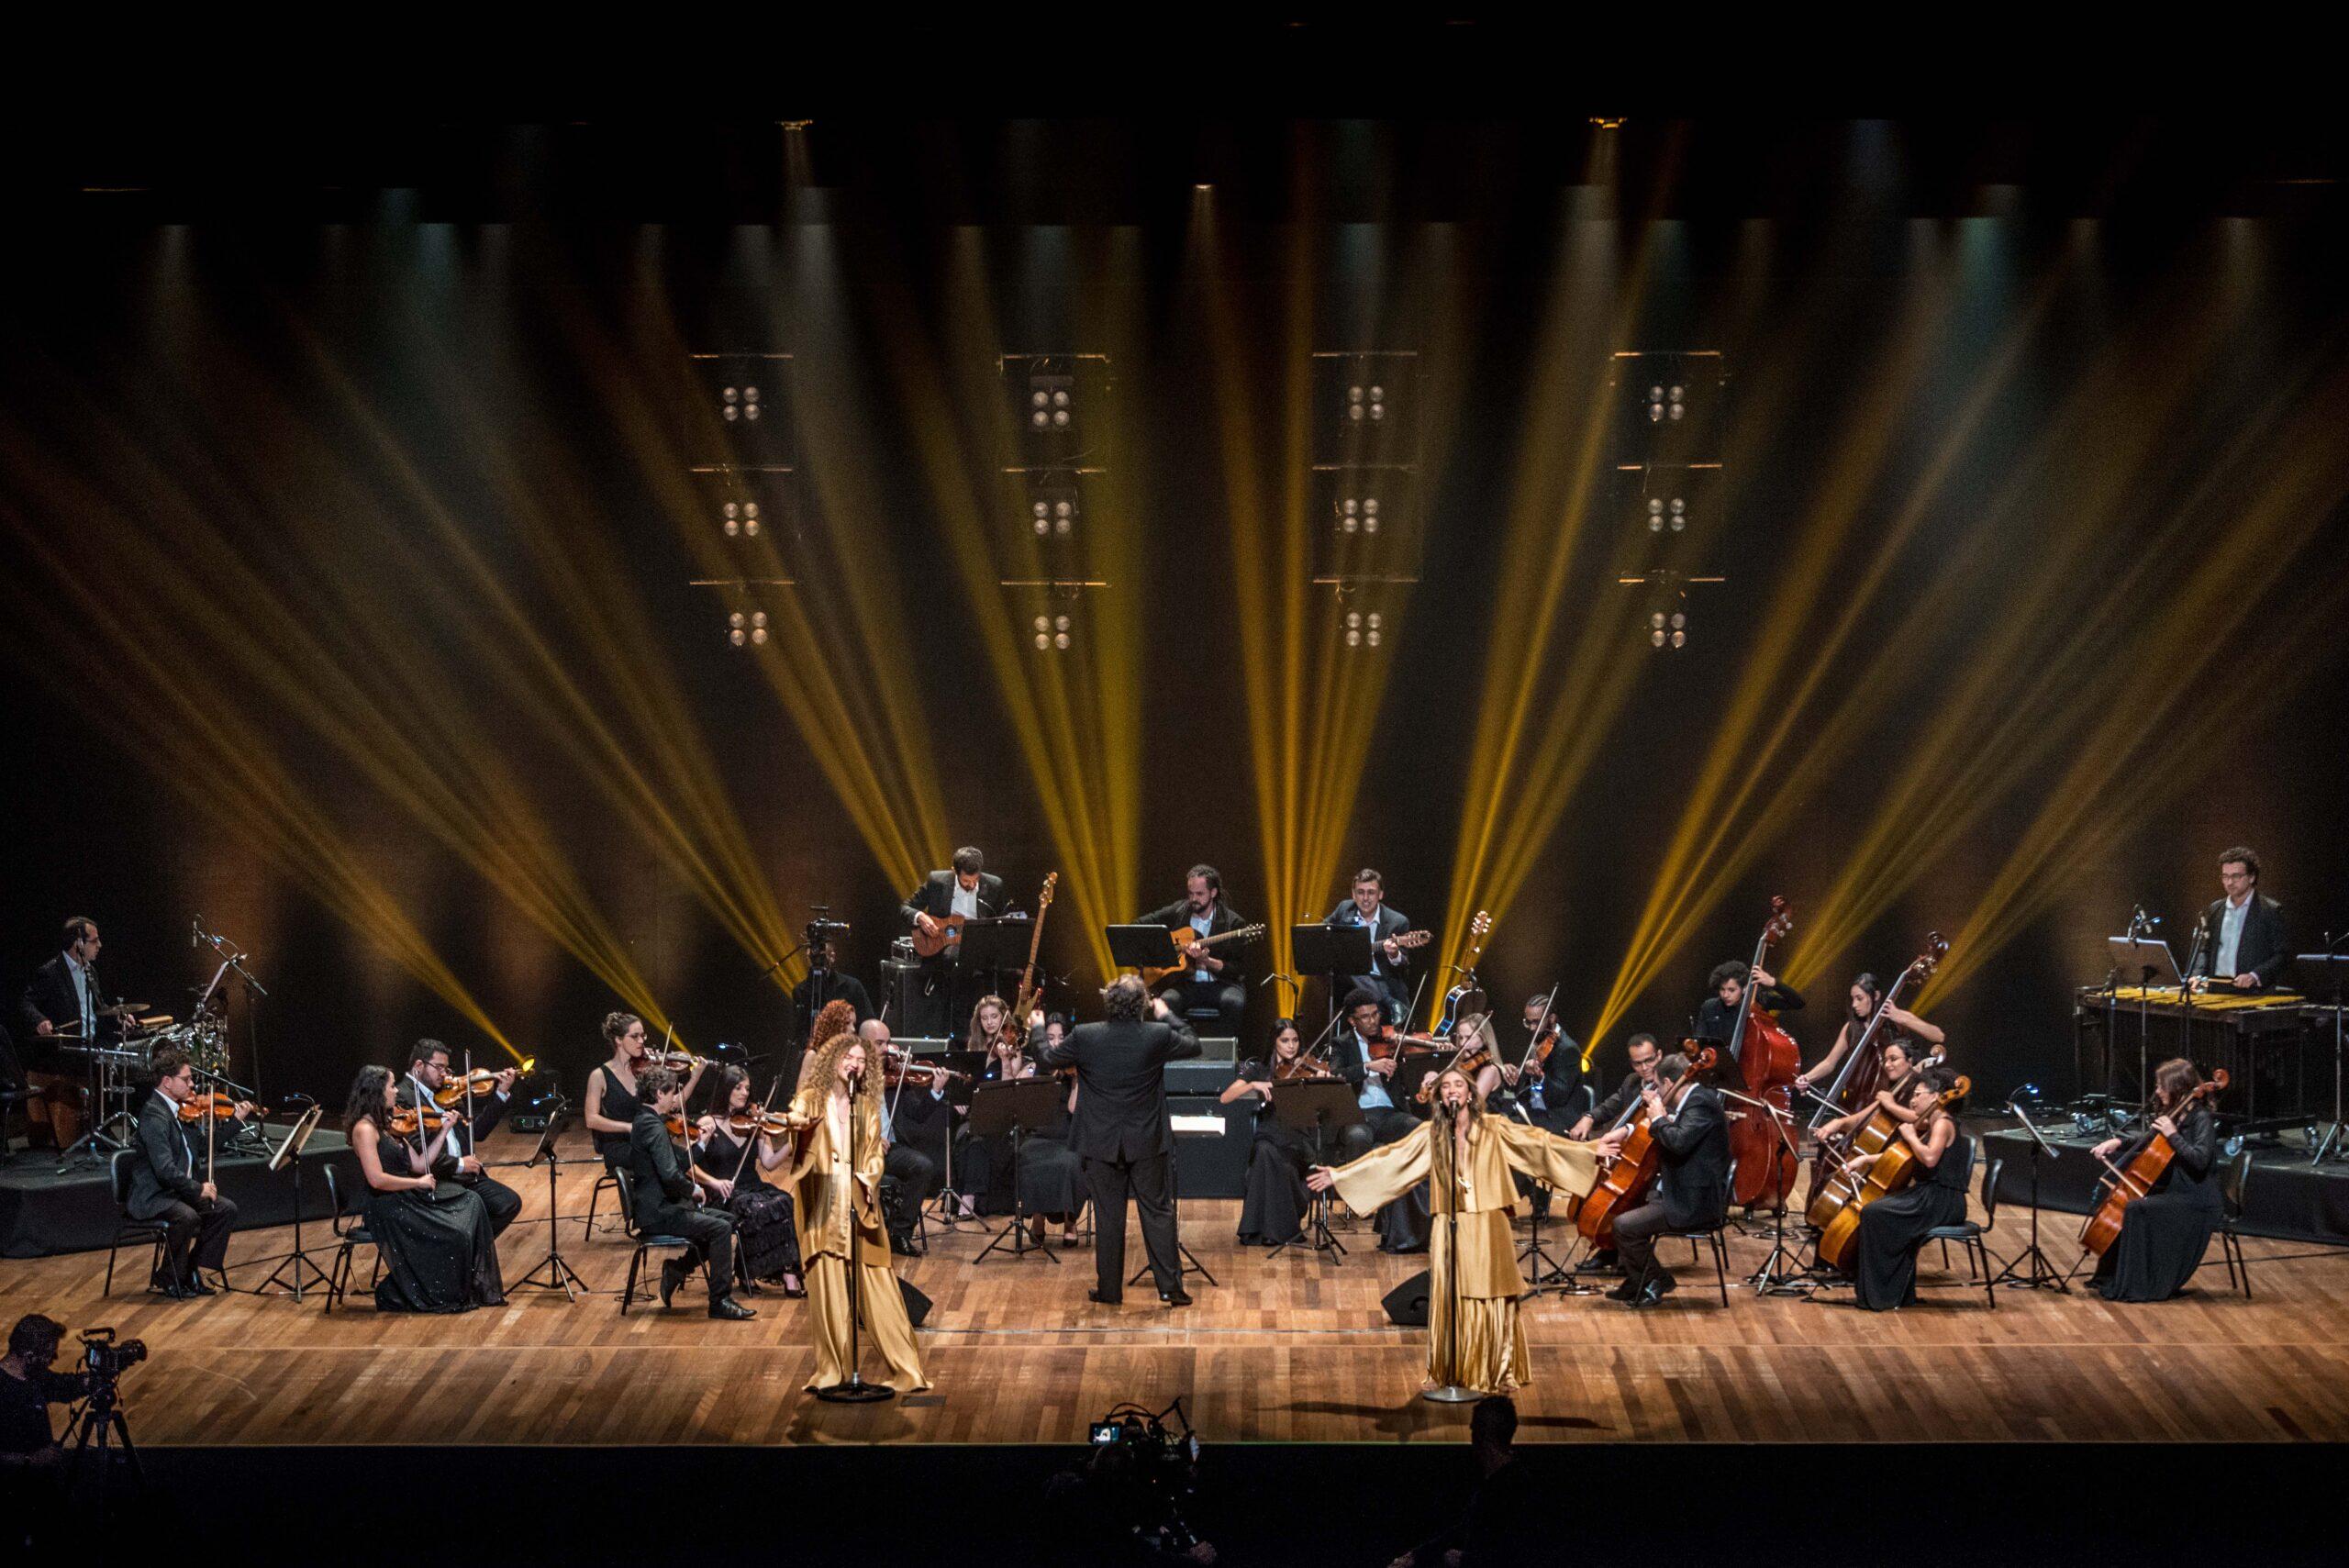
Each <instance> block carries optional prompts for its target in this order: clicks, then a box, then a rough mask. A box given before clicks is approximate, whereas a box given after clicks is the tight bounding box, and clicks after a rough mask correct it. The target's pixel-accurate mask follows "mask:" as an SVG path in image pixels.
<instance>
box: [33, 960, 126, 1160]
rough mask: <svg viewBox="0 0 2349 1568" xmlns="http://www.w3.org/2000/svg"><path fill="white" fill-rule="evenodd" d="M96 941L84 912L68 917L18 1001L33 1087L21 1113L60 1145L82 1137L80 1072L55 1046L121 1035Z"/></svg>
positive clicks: (67, 1145)
mask: <svg viewBox="0 0 2349 1568" xmlns="http://www.w3.org/2000/svg"><path fill="white" fill-rule="evenodd" d="M99 945H100V944H99V940H98V923H97V922H96V921H95V920H93V919H91V918H90V917H88V916H86V915H76V916H73V917H72V918H70V919H68V920H67V921H66V922H65V930H64V945H63V948H62V950H61V951H60V952H59V953H58V955H57V956H56V957H55V958H52V959H50V961H49V962H46V963H44V964H42V965H41V966H40V967H39V969H37V970H35V971H34V972H33V979H32V984H29V985H28V986H26V987H25V993H24V995H23V996H22V997H21V998H20V999H19V1000H18V1003H17V1020H18V1022H19V1023H21V1024H22V1025H23V1029H22V1034H23V1036H24V1038H25V1085H26V1087H28V1089H32V1090H34V1091H36V1097H35V1098H34V1099H33V1100H31V1101H29V1102H28V1103H27V1105H26V1106H25V1114H26V1116H27V1117H28V1118H29V1119H30V1120H31V1121H32V1122H33V1123H34V1125H36V1126H38V1125H40V1124H41V1123H43V1122H46V1123H47V1124H48V1127H49V1130H50V1137H52V1138H53V1139H55V1140H57V1146H58V1147H59V1148H60V1149H70V1148H72V1146H73V1144H74V1143H75V1142H77V1141H78V1140H80V1138H81V1136H82V1129H83V1122H84V1111H83V1084H82V1079H81V1075H80V1074H79V1073H74V1072H71V1071H68V1064H67V1063H66V1062H65V1061H64V1059H63V1058H62V1057H61V1056H60V1055H59V1054H58V1047H59V1045H60V1044H61V1043H62V1042H65V1041H72V1043H74V1044H76V1045H83V1046H91V1045H104V1044H107V1043H110V1042H112V1041H115V1040H119V1039H121V1037H122V1018H121V1016H120V1015H119V1014H118V1013H117V1012H115V1011H114V1010H112V1009H110V1008H108V1007H107V1006H106V995H105V994H104V993H103V992H102V991H101V990H100V989H99V988H98V976H97V971H96V969H95V967H94V966H95V963H96V962H97V957H98V948H99Z"/></svg>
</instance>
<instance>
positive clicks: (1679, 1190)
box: [1607, 1042, 1729, 1307]
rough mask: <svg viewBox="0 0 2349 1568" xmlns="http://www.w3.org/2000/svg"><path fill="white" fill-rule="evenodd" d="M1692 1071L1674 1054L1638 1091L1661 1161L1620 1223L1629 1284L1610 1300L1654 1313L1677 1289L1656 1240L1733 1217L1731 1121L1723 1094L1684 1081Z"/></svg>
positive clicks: (1619, 1246) (1619, 1249)
mask: <svg viewBox="0 0 2349 1568" xmlns="http://www.w3.org/2000/svg"><path fill="white" fill-rule="evenodd" d="M1651 1043H1653V1042H1651ZM1687 1072H1688V1059H1687V1057H1685V1056H1683V1055H1681V1054H1680V1053H1679V1052H1678V1051H1675V1052H1673V1053H1672V1054H1671V1055H1669V1056H1666V1057H1664V1058H1663V1059H1662V1060H1661V1061H1659V1062H1657V1063H1656V1078H1655V1082H1653V1083H1647V1084H1641V1085H1640V1091H1639V1093H1640V1105H1641V1106H1642V1107H1643V1108H1644V1109H1645V1110H1646V1111H1647V1113H1648V1131H1649V1134H1650V1136H1651V1137H1653V1139H1654V1140H1655V1147H1656V1151H1657V1156H1658V1164H1657V1168H1656V1179H1655V1186H1654V1188H1653V1191H1651V1192H1650V1193H1649V1195H1648V1197H1647V1200H1646V1201H1645V1202H1643V1203H1642V1204H1641V1205H1640V1206H1639V1207H1637V1208H1632V1209H1627V1210H1625V1211H1624V1212H1623V1213H1622V1214H1621V1215H1620V1216H1619V1217H1618V1218H1616V1221H1615V1251H1616V1253H1617V1255H1618V1256H1619V1257H1620V1259H1621V1260H1622V1264H1623V1283H1622V1284H1619V1285H1617V1286H1616V1287H1615V1288H1614V1289H1613V1290H1610V1291H1609V1292H1608V1293H1607V1297H1608V1299H1609V1300H1610V1301H1626V1302H1629V1303H1631V1305H1632V1306H1633V1307H1653V1306H1654V1305H1655V1304H1656V1303H1657V1302H1659V1301H1661V1300H1663V1299H1664V1297H1665V1296H1669V1295H1671V1294H1672V1292H1673V1290H1674V1289H1675V1287H1676V1286H1677V1285H1678V1284H1679V1282H1678V1281H1677V1280H1675V1279H1674V1278H1673V1275H1672V1271H1671V1270H1670V1269H1667V1268H1665V1267H1664V1265H1663V1264H1662V1263H1660V1262H1657V1261H1656V1255H1655V1239H1656V1238H1657V1237H1658V1236H1660V1235H1662V1234H1663V1233H1664V1231H1667V1230H1703V1229H1709V1228H1710V1227H1712V1226H1715V1225H1719V1224H1720V1222H1721V1221H1722V1219H1723V1218H1726V1217H1727V1215H1728V1213H1729V1118H1728V1116H1727V1114H1726V1113H1725V1112H1724V1111H1723V1109H1722V1107H1721V1096H1720V1090H1718V1089H1715V1088H1714V1087H1713V1086H1712V1085H1711V1084H1704V1083H1699V1082H1698V1081H1697V1080H1696V1079H1695V1078H1688V1079H1687V1082H1685V1083H1683V1082H1681V1080H1682V1079H1683V1077H1684V1076H1686V1075H1687ZM1675 1084H1676V1085H1677V1087H1675V1086H1674V1085H1675ZM1612 1136H1613V1131H1612V1130H1610V1132H1609V1137H1612Z"/></svg>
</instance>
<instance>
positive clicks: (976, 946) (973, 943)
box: [952, 915, 1035, 1029]
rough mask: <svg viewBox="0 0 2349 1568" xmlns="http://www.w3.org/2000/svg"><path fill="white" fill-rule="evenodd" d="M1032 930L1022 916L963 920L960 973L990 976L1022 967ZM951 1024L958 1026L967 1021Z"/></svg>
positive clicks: (1025, 1023) (1025, 1022)
mask: <svg viewBox="0 0 2349 1568" xmlns="http://www.w3.org/2000/svg"><path fill="white" fill-rule="evenodd" d="M1034 929H1035V923H1034V922H1033V921H1031V920H1030V919H1029V918H1028V917H1027V916H1025V915H999V916H997V917H995V918H993V919H989V920H966V921H964V922H963V945H962V950H961V960H960V962H961V964H962V971H963V973H965V974H985V975H990V976H992V975H996V974H999V973H1003V972H1004V971H1005V970H1009V969H1024V968H1026V967H1027V964H1028V941H1029V933H1030V932H1031V931H1033V930H1034ZM952 1021H953V1022H955V1023H958V1024H959V1023H963V1022H966V1021H967V1020H964V1019H960V1018H958V1019H954V1020H952ZM1019 1027H1020V1028H1022V1029H1025V1028H1027V1027H1028V1020H1027V1019H1025V1018H1021V1019H1019Z"/></svg>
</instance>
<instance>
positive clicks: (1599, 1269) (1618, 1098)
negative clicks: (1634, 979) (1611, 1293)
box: [1566, 1033, 1664, 1274]
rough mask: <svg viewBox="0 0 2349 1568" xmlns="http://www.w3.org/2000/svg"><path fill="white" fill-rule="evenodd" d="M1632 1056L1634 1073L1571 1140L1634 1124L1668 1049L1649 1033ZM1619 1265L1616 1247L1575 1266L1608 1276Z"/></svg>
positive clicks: (1637, 1040) (1634, 1041)
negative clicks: (1644, 1096) (1641, 1099)
mask: <svg viewBox="0 0 2349 1568" xmlns="http://www.w3.org/2000/svg"><path fill="white" fill-rule="evenodd" d="M1663 1063H1664V1050H1663V1048H1662V1047H1661V1046H1659V1045H1657V1044H1656V1042H1655V1036H1653V1035H1652V1034H1646V1033H1641V1034H1635V1035H1633V1036H1632V1037H1631V1071H1630V1072H1629V1073H1625V1074H1624V1075H1623V1081H1622V1083H1620V1084H1617V1085H1616V1087H1615V1092H1614V1093H1613V1094H1611V1095H1608V1096H1607V1097H1606V1098H1605V1099H1603V1100H1601V1101H1599V1102H1598V1105H1596V1106H1592V1107H1591V1109H1590V1111H1589V1113H1588V1114H1587V1115H1585V1116H1584V1117H1582V1118H1579V1119H1578V1120H1576V1121H1575V1124H1574V1125H1573V1126H1572V1127H1569V1128H1567V1129H1566V1136H1567V1137H1568V1138H1588V1137H1589V1136H1590V1134H1591V1129H1593V1128H1597V1129H1598V1131H1599V1132H1601V1133H1608V1132H1612V1131H1613V1130H1615V1129H1616V1128H1617V1127H1619V1126H1620V1125H1622V1124H1624V1123H1626V1122H1628V1121H1630V1120H1631V1115H1632V1113H1633V1112H1635V1111H1637V1110H1638V1109H1639V1108H1640V1096H1641V1095H1642V1093H1644V1092H1645V1091H1646V1090H1649V1089H1652V1088H1654V1087H1655V1086H1656V1085H1657V1084H1658V1083H1659V1082H1660V1080H1659V1079H1658V1077H1657V1075H1656V1074H1657V1073H1658V1072H1659V1071H1660V1070H1661V1069H1662V1066H1663ZM1610 1233H1611V1232H1610ZM1618 1262H1619V1259H1618V1254H1617V1253H1616V1251H1615V1249H1614V1248H1612V1247H1600V1248H1598V1249H1597V1250H1595V1251H1593V1252H1592V1253H1591V1254H1590V1256H1589V1257H1587V1258H1585V1259H1584V1260H1583V1261H1582V1262H1580V1263H1579V1264H1577V1265H1575V1273H1592V1274H1595V1273H1606V1272H1607V1271H1608V1270H1609V1269H1611V1268H1614V1267H1616V1266H1617V1264H1618Z"/></svg>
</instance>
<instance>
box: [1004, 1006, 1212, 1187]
mask: <svg viewBox="0 0 2349 1568" xmlns="http://www.w3.org/2000/svg"><path fill="white" fill-rule="evenodd" d="M1028 1049H1029V1051H1030V1054H1032V1055H1034V1056H1035V1058H1036V1060H1037V1061H1039V1062H1041V1063H1043V1065H1044V1066H1046V1067H1048V1068H1052V1067H1074V1068H1075V1069H1076V1115H1075V1117H1074V1118H1073V1119H1072V1120H1071V1121H1070V1123H1069V1135H1068V1146H1069V1147H1070V1148H1071V1149H1073V1150H1074V1151H1076V1152H1077V1153H1079V1154H1082V1155H1084V1156H1085V1157H1086V1158H1088V1159H1094V1160H1140V1159H1141V1158H1143V1157H1144V1156H1146V1155H1151V1154H1172V1153H1174V1152H1175V1125H1174V1123H1172V1122H1170V1121H1168V1120H1167V1119H1166V1073H1165V1068H1166V1064H1167V1063H1168V1062H1181V1061H1184V1060H1186V1058H1189V1057H1194V1056H1197V1055H1198V1054H1199V1037H1198V1036H1197V1035H1195V1034H1193V1033H1192V1032H1191V1026H1190V1025H1188V1024H1186V1023H1185V1022H1184V1021H1183V1020H1182V1019H1181V1018H1175V1019H1173V1020H1171V1021H1169V1022H1165V1023H1159V1022H1156V1021H1152V1022H1145V1023H1101V1024H1079V1025H1077V1026H1076V1028H1074V1029H1071V1030H1070V1031H1069V1032H1068V1034H1067V1036H1066V1038H1064V1039H1063V1040H1062V1041H1061V1042H1060V1044H1058V1045H1053V1046H1048V1045H1046V1044H1044V1031H1043V1030H1041V1029H1037V1030H1035V1031H1033V1032H1032V1033H1031V1034H1030V1036H1029V1041H1028Z"/></svg>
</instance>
